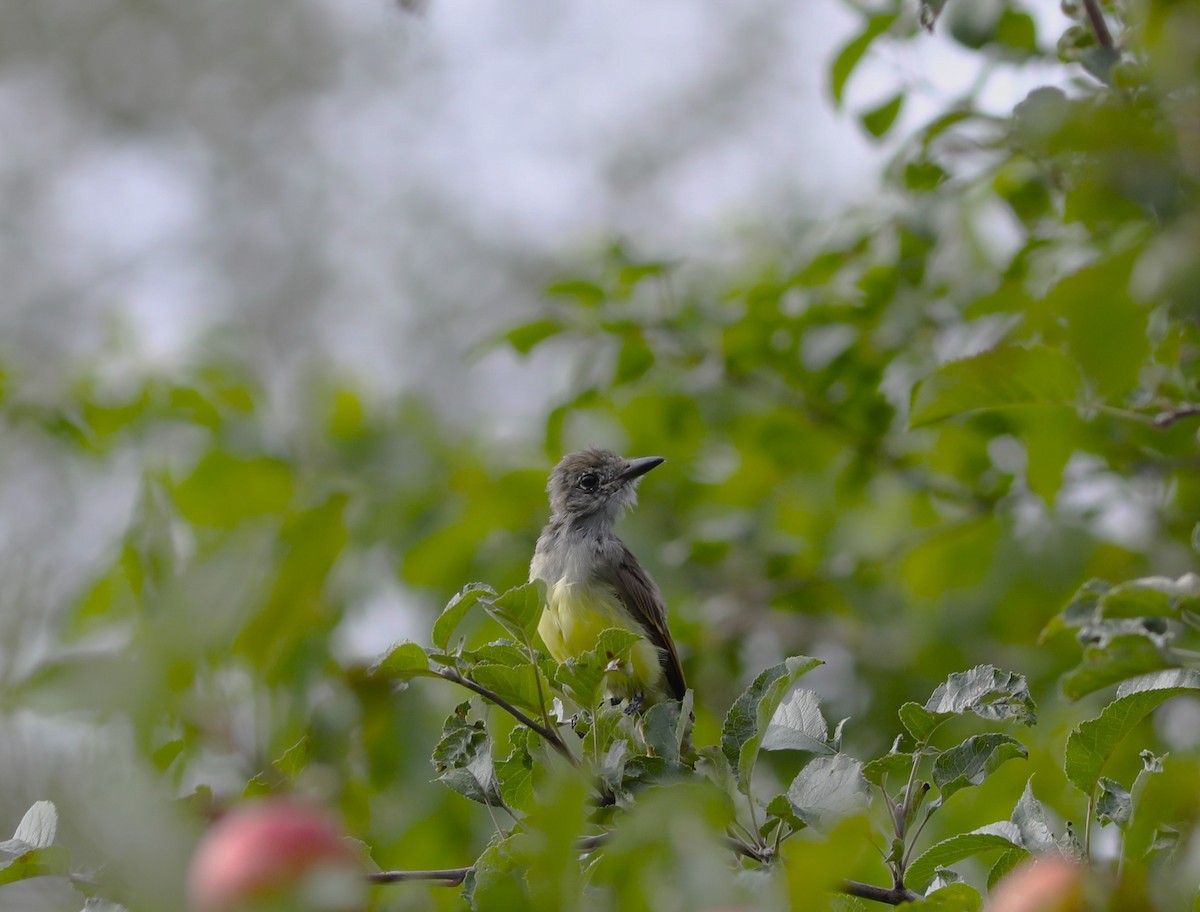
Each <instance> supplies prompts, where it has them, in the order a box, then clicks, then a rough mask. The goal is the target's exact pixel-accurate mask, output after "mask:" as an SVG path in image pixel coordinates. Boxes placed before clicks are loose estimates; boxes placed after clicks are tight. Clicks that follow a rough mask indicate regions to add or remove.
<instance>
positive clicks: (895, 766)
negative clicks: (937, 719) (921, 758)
mask: <svg viewBox="0 0 1200 912" xmlns="http://www.w3.org/2000/svg"><path fill="white" fill-rule="evenodd" d="M912 705H913V706H916V704H915V703H914V704H912ZM915 756H916V755H915V754H906V753H890V754H884V755H883V756H882V757H876V758H875V759H874V760H871V761H869V762H868V763H866V764H865V765H864V766H863V777H864V778H865V779H866V780H867V781H868V782H871V783H873V784H875V785H878V786H880V787H882V786H883V785H884V780H885V779H887V778H888V777H890V776H895V775H899V776H903V777H905V778H907V777H908V775H909V773H910V772H911V771H912V765H913V758H914V757H915Z"/></svg>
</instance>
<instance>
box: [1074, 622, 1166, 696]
mask: <svg viewBox="0 0 1200 912" xmlns="http://www.w3.org/2000/svg"><path fill="white" fill-rule="evenodd" d="M1158 639H1159V638H1158V637H1154V636H1150V635H1148V632H1142V633H1131V634H1124V635H1121V636H1114V637H1111V638H1105V640H1104V641H1103V642H1102V644H1101V645H1095V646H1088V647H1087V648H1086V649H1084V651H1083V661H1082V662H1081V663H1080V665H1079V666H1078V667H1077V668H1075V669H1074V670H1072V671H1070V672H1069V673H1068V674H1066V675H1065V676H1064V677H1063V681H1062V690H1063V696H1065V697H1066V698H1067V699H1069V700H1078V699H1080V698H1082V697H1085V696H1087V695H1088V694H1090V693H1094V692H1095V691H1097V690H1100V689H1101V688H1104V687H1108V686H1109V685H1110V684H1116V683H1118V682H1119V681H1125V680H1128V679H1129V678H1134V677H1138V676H1139V675H1144V674H1149V673H1151V672H1154V671H1160V670H1161V669H1163V668H1167V667H1168V666H1169V665H1170V664H1171V663H1170V662H1168V660H1167V659H1166V658H1165V657H1164V656H1163V652H1162V646H1161V644H1160V643H1159V642H1157V640H1158Z"/></svg>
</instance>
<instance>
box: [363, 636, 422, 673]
mask: <svg viewBox="0 0 1200 912" xmlns="http://www.w3.org/2000/svg"><path fill="white" fill-rule="evenodd" d="M370 674H372V675H380V676H382V677H385V678H394V679H396V680H399V681H406V680H408V679H409V678H414V677H417V676H426V677H431V678H433V677H437V672H435V671H433V670H432V669H431V668H430V667H429V657H428V656H427V655H426V654H425V650H424V649H422V648H421V647H420V645H419V644H417V643H411V642H408V641H402V642H399V643H394V644H393V645H392V647H391V649H389V650H388V651H387V653H386V654H384V655H383V656H382V657H381V658H379V659H378V660H377V661H376V662H375V664H374V665H372V666H371V670H370Z"/></svg>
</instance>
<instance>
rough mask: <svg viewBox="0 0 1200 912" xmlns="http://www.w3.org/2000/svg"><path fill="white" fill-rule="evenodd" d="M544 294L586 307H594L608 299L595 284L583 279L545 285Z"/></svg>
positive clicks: (602, 290)
mask: <svg viewBox="0 0 1200 912" xmlns="http://www.w3.org/2000/svg"><path fill="white" fill-rule="evenodd" d="M546 294H547V295H550V296H551V297H555V298H574V299H575V300H576V301H578V302H579V303H580V304H583V305H585V306H587V307H595V306H596V305H597V304H600V303H602V302H603V301H604V299H605V298H606V297H608V295H607V294H606V293H605V291H604V289H603V288H601V287H600V286H599V285H597V284H596V283H595V282H588V281H585V280H583V279H569V280H567V281H565V282H555V283H553V284H551V285H547V286H546Z"/></svg>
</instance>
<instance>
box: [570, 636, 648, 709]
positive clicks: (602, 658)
mask: <svg viewBox="0 0 1200 912" xmlns="http://www.w3.org/2000/svg"><path fill="white" fill-rule="evenodd" d="M640 639H642V637H641V636H639V635H638V634H636V633H634V632H633V631H632V630H625V629H623V628H620V627H609V628H608V629H606V630H602V631H601V632H600V636H599V637H597V639H596V648H595V649H591V650H589V651H588V652H585V653H584V654H583V655H580V656H576V657H575V658H573V659H568V660H567V661H566V662H564V663H563V664H562V665H559V666H558V670H557V671H556V672H555V675H554V678H555V680H556V681H557V682H558V683H559V684H560V685H561V686H562V687H563V688H564V689H565V690H566V691H567V693H568V694H569V695H570V697H571V699H573V700H574V701H575V702H576V703H578V704H579V705H580V706H582V707H584V708H585V709H586V708H590V707H592V706H595V705H596V702H597V701H598V699H599V697H600V693H599V692H600V687H601V684H602V683H603V681H604V675H605V673H606V671H607V669H608V667H609V665H610V664H611V663H613V662H628V661H629V650H630V649H632V648H633V644H634V643H636V642H638V641H639V640H640Z"/></svg>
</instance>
